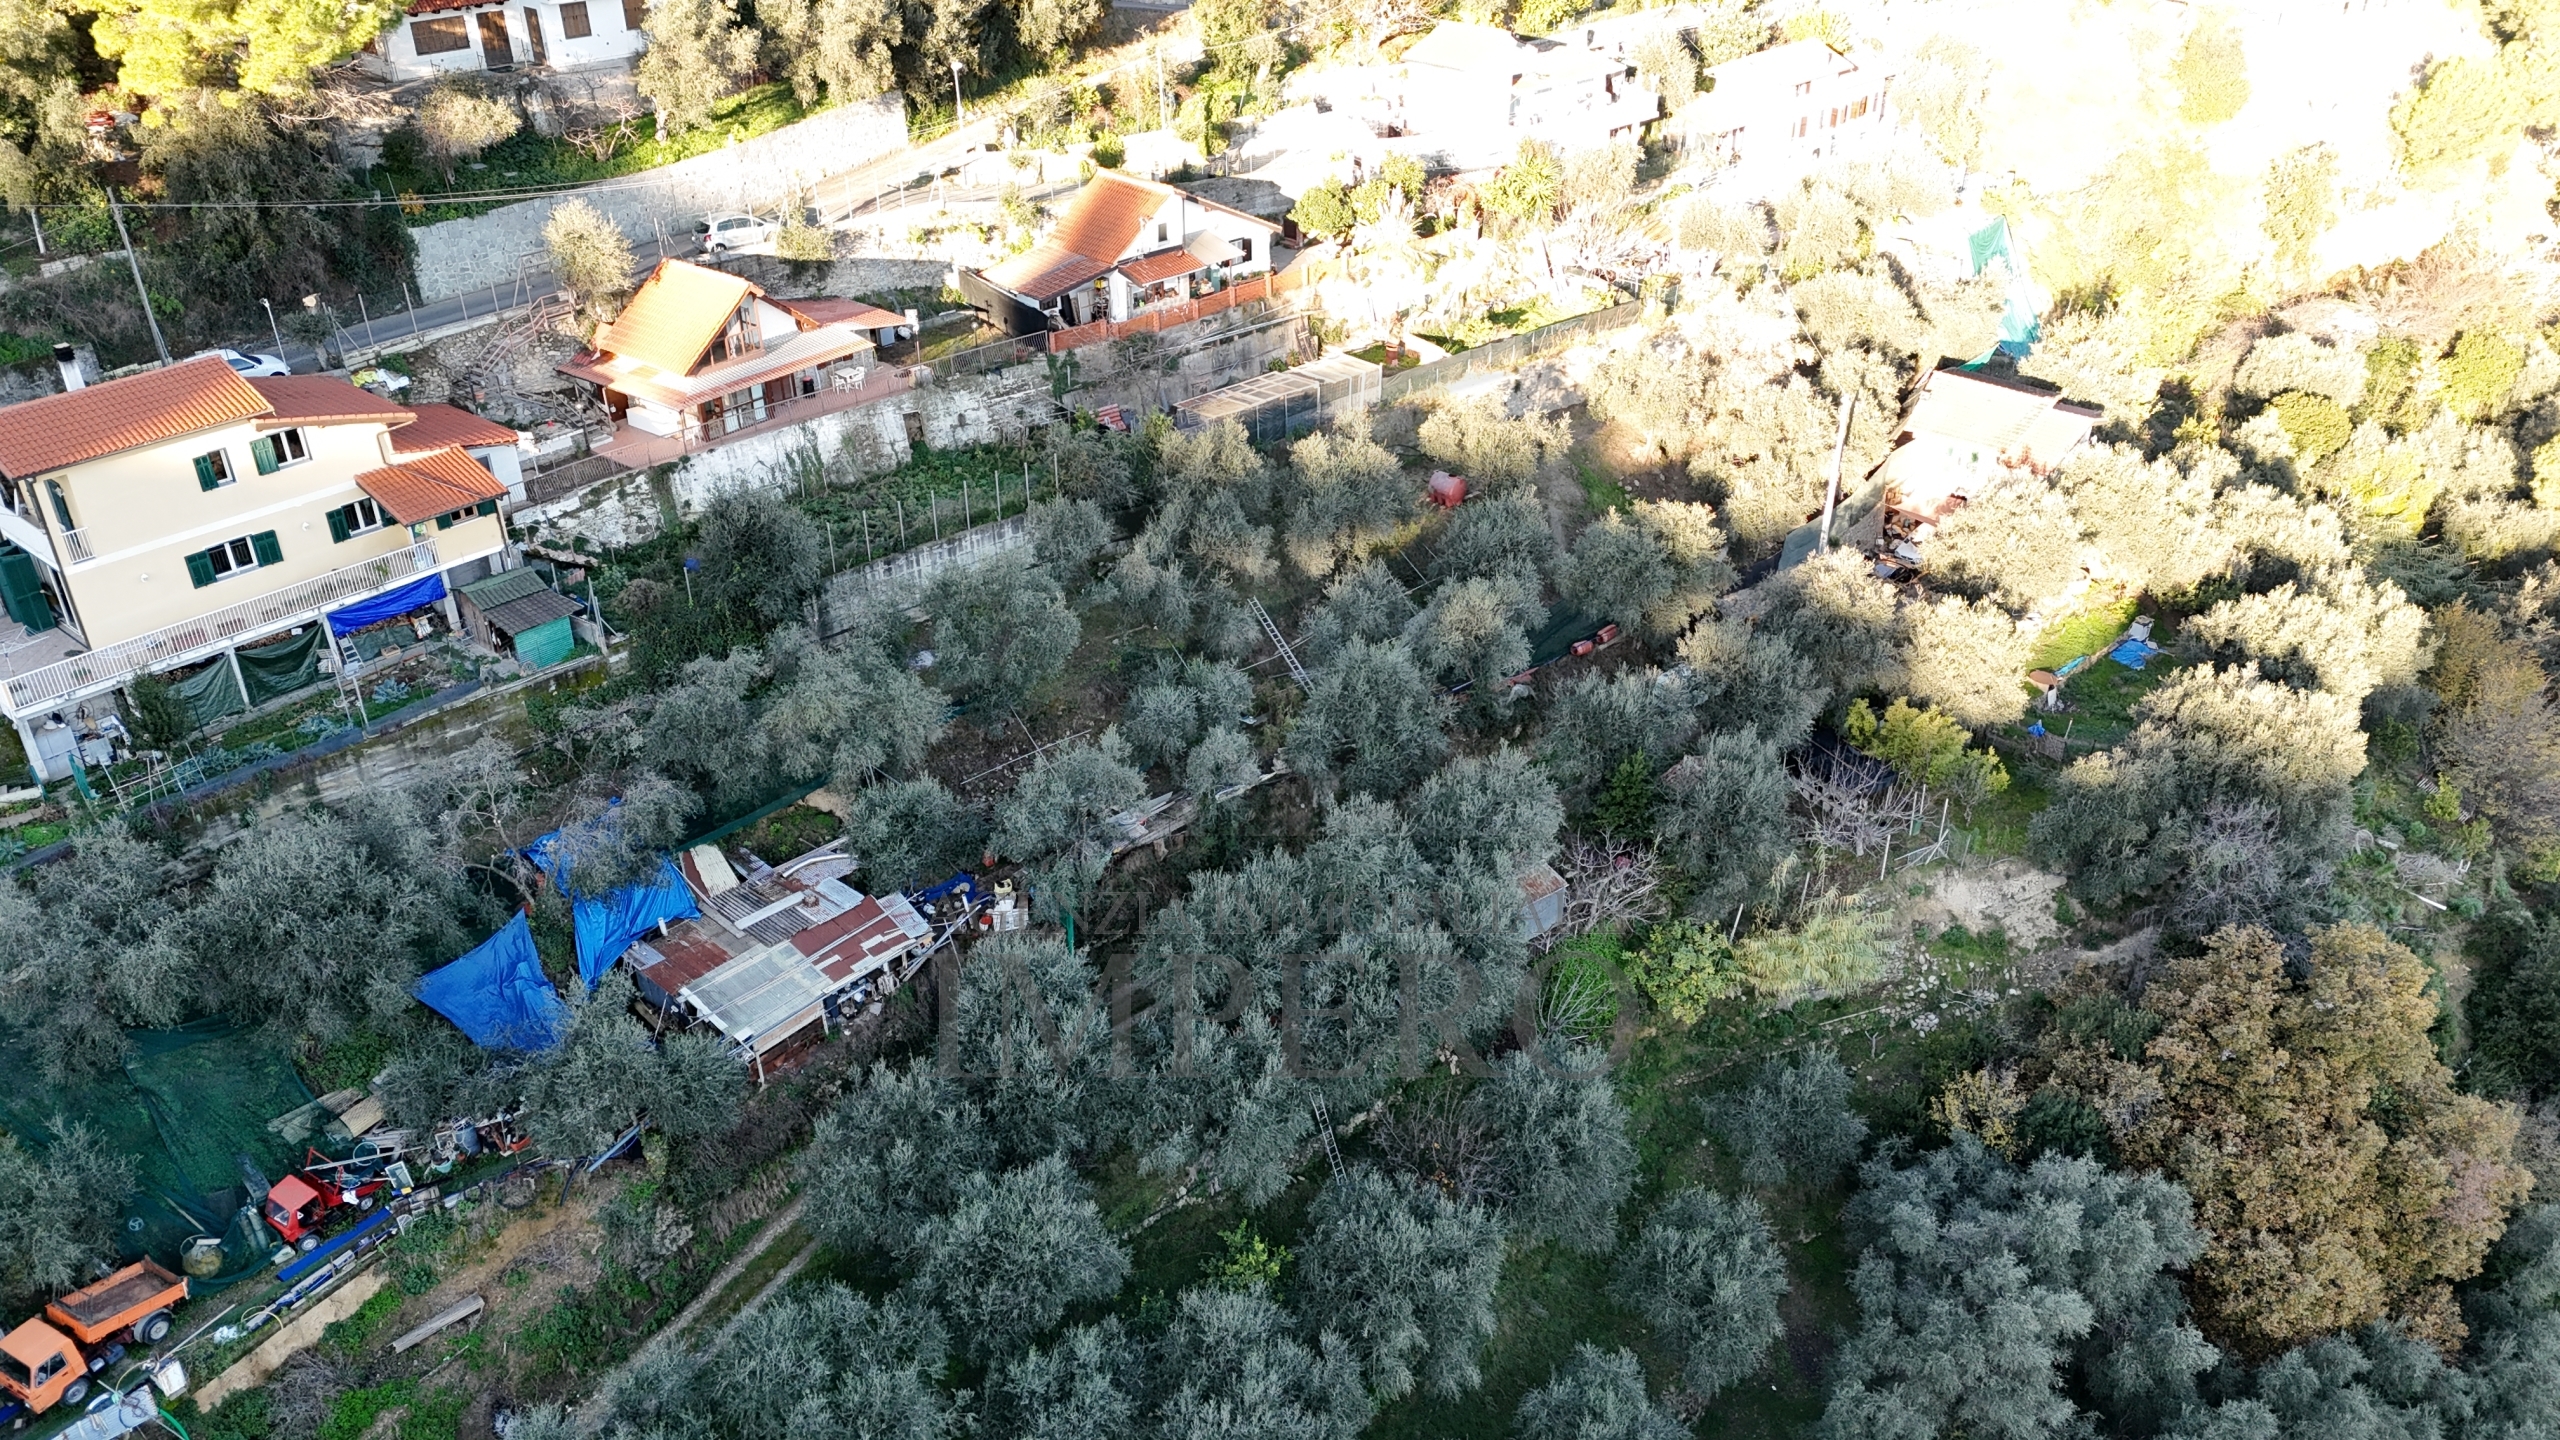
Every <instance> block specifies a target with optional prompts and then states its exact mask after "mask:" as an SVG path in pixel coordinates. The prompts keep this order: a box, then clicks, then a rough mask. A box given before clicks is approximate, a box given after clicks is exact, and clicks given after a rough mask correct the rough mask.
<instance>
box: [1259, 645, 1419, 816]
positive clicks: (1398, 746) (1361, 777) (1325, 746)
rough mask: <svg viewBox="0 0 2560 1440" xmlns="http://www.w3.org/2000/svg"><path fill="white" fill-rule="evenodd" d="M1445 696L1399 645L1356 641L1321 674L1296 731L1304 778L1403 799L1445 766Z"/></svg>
mask: <svg viewBox="0 0 2560 1440" xmlns="http://www.w3.org/2000/svg"><path fill="white" fill-rule="evenodd" d="M1440 727H1441V709H1440V700H1439V697H1438V696H1437V695H1436V694H1435V693H1433V690H1432V687H1431V684H1430V682H1429V681H1428V680H1427V679H1425V678H1424V676H1423V672H1422V668H1421V667H1420V666H1419V665H1417V664H1416V663H1415V661H1414V657H1413V653H1412V652H1411V651H1409V650H1407V649H1406V648H1405V647H1404V646H1402V645H1400V644H1392V643H1390V644H1373V643H1370V642H1367V641H1359V640H1355V641H1352V642H1351V643H1349V644H1347V645H1345V646H1344V647H1343V648H1342V650H1341V652H1340V653H1339V654H1337V655H1336V656H1334V658H1333V659H1332V660H1331V661H1330V662H1329V663H1327V664H1326V665H1325V666H1324V668H1323V669H1321V670H1318V671H1317V672H1316V674H1315V685H1314V688H1313V689H1312V690H1311V691H1310V692H1309V693H1308V695H1307V700H1306V705H1305V707H1304V708H1303V709H1301V710H1300V711H1299V712H1298V718H1297V719H1296V720H1295V721H1294V722H1292V723H1291V725H1290V727H1289V736H1288V740H1287V745H1286V748H1287V752H1288V755H1289V761H1290V763H1291V764H1292V765H1293V766H1295V767H1296V768H1297V769H1298V770H1299V772H1300V773H1302V774H1306V775H1309V776H1312V777H1314V778H1316V779H1317V780H1318V781H1320V782H1324V783H1330V784H1339V785H1342V786H1345V787H1347V788H1349V789H1352V790H1355V791H1361V792H1364V793H1367V794H1371V795H1388V796H1392V795H1398V794H1401V793H1403V792H1404V791H1405V790H1407V789H1409V788H1411V787H1412V786H1413V785H1414V784H1415V783H1416V782H1417V781H1419V780H1421V779H1422V777H1423V776H1424V775H1426V774H1428V773H1430V771H1431V769H1432V768H1433V767H1434V766H1435V765H1437V764H1438V763H1439V759H1440V756H1441V753H1442V752H1443V751H1445V750H1446V749H1447V748H1448V744H1449V740H1448V736H1447V734H1446V733H1445V732H1443V731H1442V729H1441V728H1440Z"/></svg>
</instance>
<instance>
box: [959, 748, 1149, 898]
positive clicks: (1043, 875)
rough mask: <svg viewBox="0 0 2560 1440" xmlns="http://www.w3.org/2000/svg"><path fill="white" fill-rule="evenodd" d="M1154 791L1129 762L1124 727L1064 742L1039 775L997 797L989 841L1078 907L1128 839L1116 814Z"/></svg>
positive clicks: (1034, 768)
mask: <svg viewBox="0 0 2560 1440" xmlns="http://www.w3.org/2000/svg"><path fill="white" fill-rule="evenodd" d="M1146 793H1147V779H1146V776H1144V775H1143V774H1141V773H1139V771H1138V770H1137V769H1136V767H1134V766H1132V765H1130V764H1129V747H1128V745H1127V743H1126V742H1124V741H1123V740H1121V738H1120V732H1119V731H1118V730H1116V729H1111V730H1105V731H1103V732H1102V738H1101V740H1100V741H1098V742H1095V743H1077V744H1071V745H1062V746H1059V747H1057V748H1055V749H1053V750H1051V751H1049V752H1048V753H1047V754H1045V755H1042V756H1041V757H1040V758H1039V759H1038V760H1035V761H1033V762H1032V765H1031V773H1030V774H1028V775H1026V776H1024V777H1022V783H1021V784H1019V785H1017V786H1015V787H1014V791H1013V793H1012V794H1011V795H1008V796H1006V797H1005V798H1004V799H1003V800H1001V801H998V802H997V804H996V828H995V835H994V837H993V839H992V840H991V841H990V842H989V843H990V844H992V845H993V846H994V847H995V848H996V849H997V850H998V851H1000V852H1001V853H1003V854H1006V855H1009V856H1012V857H1014V858H1015V859H1018V860H1021V861H1022V862H1023V863H1025V864H1026V865H1029V866H1031V867H1032V868H1033V872H1034V875H1035V878H1034V881H1033V883H1034V885H1035V886H1037V887H1038V888H1039V889H1041V890H1043V891H1044V892H1046V893H1047V895H1048V897H1049V899H1050V900H1051V901H1052V902H1054V903H1056V904H1058V905H1060V906H1063V907H1065V908H1066V909H1068V910H1073V909H1074V908H1076V907H1077V906H1078V905H1080V904H1082V903H1083V899H1084V897H1085V896H1086V895H1087V894H1088V893H1090V892H1091V890H1092V888H1093V886H1094V885H1095V883H1096V882H1098V881H1100V880H1101V878H1102V871H1103V868H1104V867H1105V866H1106V865H1108V864H1109V863H1110V860H1111V850H1112V846H1113V845H1114V844H1115V843H1116V842H1118V841H1119V840H1121V839H1123V838H1125V837H1123V836H1122V835H1121V833H1120V830H1119V828H1118V827H1117V826H1115V825H1113V824H1112V823H1111V817H1112V816H1114V815H1117V814H1119V813H1120V812H1122V811H1124V810H1126V809H1128V808H1129V807H1130V806H1132V805H1135V804H1136V803H1137V802H1138V801H1139V800H1141V799H1143V798H1144V797H1145V795H1146Z"/></svg>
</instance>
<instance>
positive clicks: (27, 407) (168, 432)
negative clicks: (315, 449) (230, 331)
mask: <svg viewBox="0 0 2560 1440" xmlns="http://www.w3.org/2000/svg"><path fill="white" fill-rule="evenodd" d="M267 413H268V405H267V398H266V397H265V396H263V395H261V394H259V393H258V392H257V391H256V390H254V389H252V388H250V385H249V382H248V381H246V380H243V379H241V378H240V376H239V375H238V374H237V373H236V372H234V371H233V370H232V368H231V367H230V366H229V365H226V364H224V363H223V362H222V360H221V358H220V357H218V356H213V355H206V356H201V357H199V358H197V359H194V360H182V361H180V362H179V363H177V364H175V365H171V366H167V367H165V368H163V369H159V370H150V371H145V372H144V373H142V374H140V375H128V376H126V377H125V378H124V379H122V380H108V381H105V382H102V383H100V384H96V385H91V386H89V387H87V388H86V389H81V390H74V391H72V392H70V393H69V394H66V395H47V396H44V397H42V398H41V399H36V400H26V401H21V402H20V403H18V404H16V405H11V406H9V407H8V408H6V409H0V474H5V475H8V476H11V477H13V478H18V479H24V478H27V477H29V476H35V475H41V474H44V473H45V472H46V471H49V470H60V469H63V468H64V467H66V466H71V465H78V464H80V463H82V462H84V461H89V460H96V459H100V458H102V457H104V456H108V455H114V454H118V453H120V452H122V451H126V450H134V449H139V448H140V447H142V446H145V445H156V444H158V443H160V442H161V441H164V440H175V439H177V438H178V437H179V436H182V435H193V434H195V433H197V432H199V431H204V430H213V429H218V428H220V427H222V426H225V425H237V424H239V423H240V422H241V421H243V420H254V419H256V418H258V417H259V416H261V415H265V414H267Z"/></svg>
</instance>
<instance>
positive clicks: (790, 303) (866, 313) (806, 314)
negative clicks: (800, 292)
mask: <svg viewBox="0 0 2560 1440" xmlns="http://www.w3.org/2000/svg"><path fill="white" fill-rule="evenodd" d="M766 298H767V299H772V297H771V296H767V297H766ZM773 303H774V304H776V305H779V306H781V307H782V308H783V309H785V310H788V311H790V312H791V313H792V314H793V315H796V316H798V317H799V318H801V319H803V320H806V321H808V322H809V323H810V324H812V325H855V326H859V327H861V328H862V329H865V330H886V329H888V328H889V327H890V326H892V325H904V324H906V323H907V317H906V316H904V315H899V314H896V313H894V312H891V311H888V310H883V309H881V308H880V307H879V306H877V305H866V304H864V303H862V302H861V301H859V300H838V299H835V298H833V297H829V296H819V297H816V298H814V299H808V300H774V301H773Z"/></svg>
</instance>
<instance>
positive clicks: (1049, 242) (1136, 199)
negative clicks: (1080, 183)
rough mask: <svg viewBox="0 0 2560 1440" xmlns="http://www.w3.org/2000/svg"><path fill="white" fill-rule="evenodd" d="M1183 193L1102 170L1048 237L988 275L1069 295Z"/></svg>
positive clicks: (1018, 287)
mask: <svg viewBox="0 0 2560 1440" xmlns="http://www.w3.org/2000/svg"><path fill="white" fill-rule="evenodd" d="M1178 193H1180V192H1178V191H1176V190H1175V189H1174V188H1173V187H1172V186H1170V185H1159V184H1157V183H1156V182H1154V181H1152V180H1140V179H1137V178H1135V177H1134V176H1129V175H1123V174H1121V173H1120V172H1118V171H1116V170H1103V171H1098V172H1096V173H1095V175H1094V177H1093V179H1092V180H1091V181H1089V182H1087V184H1086V185H1085V187H1084V188H1083V189H1081V190H1079V191H1077V192H1076V198H1075V199H1073V200H1071V201H1069V202H1068V203H1067V213H1066V214H1064V215H1061V216H1059V217H1058V227H1057V228H1056V229H1055V230H1052V231H1050V232H1049V234H1048V236H1047V237H1046V238H1045V239H1043V240H1042V241H1041V242H1040V243H1039V244H1037V245H1034V246H1032V247H1031V248H1030V249H1028V250H1025V251H1024V252H1022V253H1021V254H1019V255H1015V256H1012V257H1010V258H1009V259H1006V260H1003V261H1001V262H999V263H997V264H995V265H993V266H990V267H989V268H988V269H987V270H986V271H985V272H984V273H985V275H986V277H987V279H988V280H990V281H992V282H993V283H995V284H997V285H1000V286H1002V287H1003V288H1005V289H1007V290H1010V291H1012V292H1013V293H1014V294H1016V295H1027V296H1029V297H1031V298H1032V299H1034V300H1046V299H1048V298H1050V297H1051V296H1053V295H1062V294H1065V293H1066V292H1067V291H1069V290H1072V289H1074V288H1075V287H1076V286H1078V285H1081V284H1083V283H1084V282H1085V281H1087V280H1090V279H1092V278H1093V277H1095V276H1096V275H1100V274H1102V273H1103V272H1104V271H1107V270H1109V269H1110V268H1111V264H1112V262H1113V261H1115V260H1117V259H1119V258H1120V252H1122V251H1124V250H1126V249H1128V248H1129V244H1130V242H1131V241H1133V240H1136V239H1137V238H1138V227H1140V226H1142V225H1144V224H1146V223H1147V220H1148V218H1149V217H1150V216H1152V215H1154V214H1155V213H1156V211H1158V210H1159V209H1162V208H1163V206H1164V202H1165V201H1167V200H1170V199H1172V198H1173V197H1174V196H1175V195H1176V194H1178Z"/></svg>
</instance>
